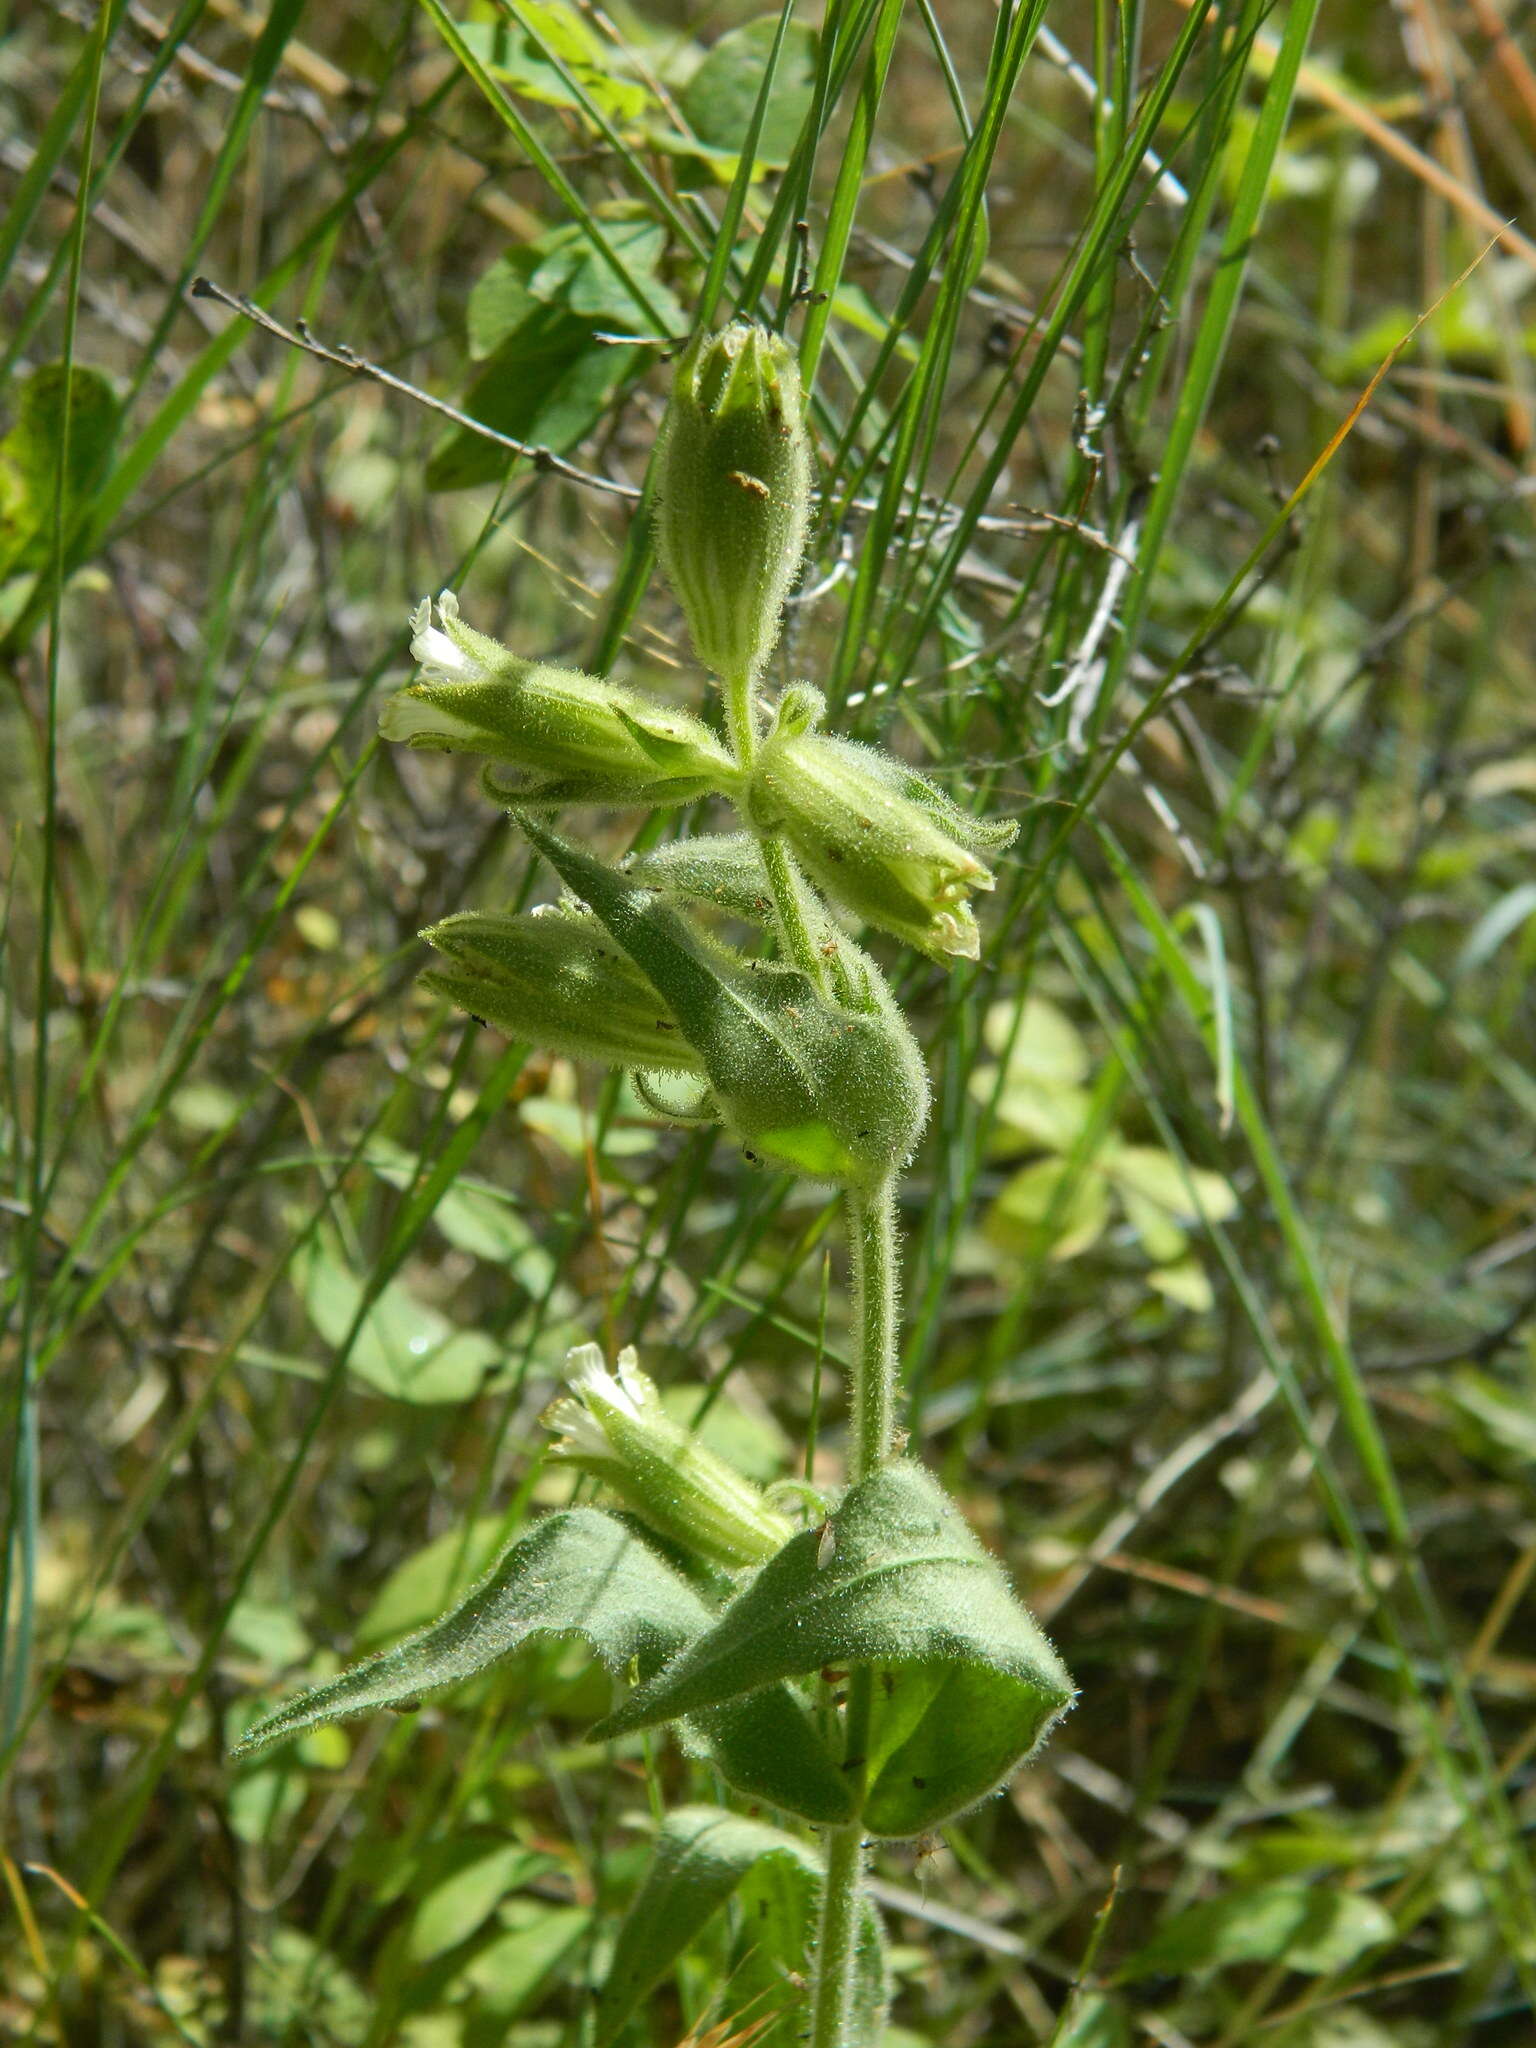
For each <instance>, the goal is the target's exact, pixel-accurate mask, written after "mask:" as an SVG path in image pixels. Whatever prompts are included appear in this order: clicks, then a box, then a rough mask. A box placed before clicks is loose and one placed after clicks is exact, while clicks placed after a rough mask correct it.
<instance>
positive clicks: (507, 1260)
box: [363, 1138, 571, 1314]
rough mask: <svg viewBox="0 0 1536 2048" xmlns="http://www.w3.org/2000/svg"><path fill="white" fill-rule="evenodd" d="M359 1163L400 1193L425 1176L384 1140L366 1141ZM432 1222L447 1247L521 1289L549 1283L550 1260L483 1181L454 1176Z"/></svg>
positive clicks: (507, 1202) (537, 1290)
mask: <svg viewBox="0 0 1536 2048" xmlns="http://www.w3.org/2000/svg"><path fill="white" fill-rule="evenodd" d="M363 1163H364V1165H365V1166H367V1167H369V1168H370V1169H371V1170H372V1171H373V1172H374V1173H376V1174H377V1175H378V1176H379V1178H380V1180H382V1181H384V1182H386V1183H387V1184H388V1185H389V1186H390V1187H392V1188H398V1189H400V1190H401V1191H402V1192H403V1191H404V1190H405V1189H407V1188H410V1187H413V1186H415V1185H416V1184H417V1183H418V1182H424V1181H425V1178H426V1169H424V1168H423V1167H422V1165H421V1162H420V1161H419V1159H418V1158H417V1156H416V1155H415V1154H414V1153H412V1152H407V1151H406V1150H405V1149H404V1147H403V1146H400V1145H396V1144H393V1143H391V1142H390V1140H389V1139H387V1138H375V1139H373V1140H372V1141H371V1143H370V1144H369V1147H368V1150H367V1152H366V1153H365V1154H364V1156H363ZM432 1221H433V1222H434V1223H435V1224H436V1226H437V1228H438V1229H439V1230H440V1231H441V1232H442V1233H443V1236H444V1237H446V1238H447V1240H448V1242H449V1243H450V1244H451V1245H456V1246H457V1247H458V1249H459V1250H460V1251H461V1252H468V1253H469V1254H470V1255H471V1257H472V1258H477V1259H485V1260H486V1261H487V1262H488V1263H489V1264H491V1265H493V1266H500V1267H502V1268H503V1269H504V1270H506V1271H508V1272H510V1273H511V1274H512V1276H513V1278H514V1279H515V1280H516V1281H517V1284H518V1285H519V1286H520V1287H522V1288H523V1289H525V1290H526V1292H527V1293H529V1294H532V1295H535V1296H539V1297H542V1296H543V1295H544V1294H545V1293H546V1292H548V1290H549V1289H550V1286H551V1284H552V1283H553V1282H554V1277H555V1267H554V1261H553V1259H551V1257H550V1255H549V1253H548V1252H547V1251H546V1250H545V1248H544V1246H543V1245H542V1244H540V1242H539V1240H538V1239H537V1237H535V1235H534V1233H533V1231H532V1230H531V1229H530V1228H529V1226H528V1224H527V1223H526V1222H525V1221H524V1220H523V1216H522V1212H521V1211H520V1210H519V1208H518V1207H517V1204H516V1202H515V1200H514V1198H513V1197H512V1196H511V1195H509V1194H508V1193H506V1191H505V1190H504V1189H502V1188H496V1187H492V1186H491V1185H490V1184H489V1183H488V1182H485V1181H472V1180H456V1181H454V1182H453V1184H452V1186H450V1187H448V1188H445V1189H444V1191H443V1193H442V1194H441V1195H440V1196H439V1198H438V1202H437V1206H436V1207H435V1208H434V1209H433V1211H432ZM555 1294H556V1296H557V1297H558V1298H560V1299H562V1300H563V1301H564V1302H565V1303H566V1304H567V1306H569V1304H570V1299H571V1298H570V1296H569V1294H568V1293H567V1291H566V1290H565V1289H564V1288H560V1287H557V1288H556V1289H555ZM561 1313H562V1314H563V1313H565V1309H563V1308H562V1310H561Z"/></svg>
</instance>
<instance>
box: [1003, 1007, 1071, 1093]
mask: <svg viewBox="0 0 1536 2048" xmlns="http://www.w3.org/2000/svg"><path fill="white" fill-rule="evenodd" d="M1021 1010H1022V1012H1023V1014H1022V1016H1021V1015H1020V1011H1021ZM982 1035H983V1037H984V1038H985V1039H986V1042H987V1045H988V1046H989V1047H990V1049H991V1050H992V1051H993V1052H995V1053H996V1054H997V1055H998V1057H999V1058H1000V1059H1001V1060H1002V1061H1003V1062H1004V1066H1005V1069H1006V1072H1007V1076H1008V1081H1009V1083H1010V1084H1011V1083H1013V1082H1016V1081H1037V1082H1061V1083H1064V1084H1071V1083H1075V1082H1080V1081H1083V1080H1085V1079H1086V1078H1087V1075H1088V1066H1089V1061H1088V1047H1087V1044H1086V1043H1085V1041H1084V1039H1083V1035H1082V1033H1081V1032H1080V1031H1079V1030H1078V1028H1077V1026H1076V1025H1075V1024H1074V1023H1073V1022H1072V1021H1071V1019H1070V1018H1069V1017H1068V1016H1067V1015H1066V1013H1065V1011H1063V1010H1059V1009H1058V1008H1057V1007H1056V1005H1055V1004H1054V1003H1052V1002H1048V1001H1047V1000H1046V998H1045V997H1044V996H1026V997H1025V998H1024V1001H1023V1003H1022V1004H1020V1003H994V1004H993V1005H992V1007H991V1008H990V1009H989V1010H988V1011H987V1015H986V1020H985V1022H984V1023H983V1025H982ZM989 1092H990V1091H989Z"/></svg>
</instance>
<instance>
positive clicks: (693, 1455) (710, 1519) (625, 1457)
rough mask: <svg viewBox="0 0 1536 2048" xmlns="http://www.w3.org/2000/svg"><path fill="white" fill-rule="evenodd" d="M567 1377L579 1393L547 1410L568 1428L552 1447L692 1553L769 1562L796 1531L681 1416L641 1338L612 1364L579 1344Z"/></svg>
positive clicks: (551, 1420) (726, 1562)
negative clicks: (673, 1410) (650, 1369)
mask: <svg viewBox="0 0 1536 2048" xmlns="http://www.w3.org/2000/svg"><path fill="white" fill-rule="evenodd" d="M565 1376H566V1379H567V1380H568V1381H569V1382H570V1387H571V1392H570V1393H569V1394H566V1395H562V1396H561V1397H560V1398H559V1399H558V1400H556V1401H555V1402H553V1403H552V1404H551V1406H550V1407H549V1408H548V1409H547V1410H546V1411H545V1415H544V1422H545V1425H546V1427H548V1428H551V1429H557V1430H559V1431H560V1432H561V1436H560V1439H559V1441H558V1442H557V1443H556V1444H555V1446H554V1448H553V1451H552V1453H551V1455H552V1456H554V1457H556V1458H559V1459H561V1460H562V1461H563V1462H565V1463H567V1464H572V1465H576V1466H579V1467H580V1469H581V1470H582V1471H584V1472H588V1473H590V1474H591V1475H592V1476H593V1478H595V1479H599V1480H601V1482H602V1483H603V1485H604V1486H605V1487H606V1488H607V1489H608V1491H609V1492H610V1493H611V1494H614V1495H616V1496H617V1498H618V1499H619V1500H620V1501H622V1503H623V1504H624V1506H625V1507H627V1508H629V1509H631V1510H632V1511H633V1512H634V1513H635V1514H637V1515H638V1516H639V1517H640V1519H641V1520H642V1521H643V1522H645V1523H646V1524H648V1526H649V1527H650V1528H652V1529H654V1530H655V1531H656V1533H657V1534H658V1535H659V1536H663V1537H665V1538H666V1539H667V1541H668V1542H670V1543H673V1544H675V1545H676V1546H677V1548H678V1549H679V1550H681V1551H682V1552H683V1553H684V1555H685V1556H689V1557H701V1558H705V1559H707V1560H708V1561H709V1562H710V1563H711V1564H717V1565H723V1566H725V1567H726V1568H727V1570H731V1569H736V1568H739V1567H741V1566H743V1565H753V1564H762V1563H764V1562H765V1561H766V1560H767V1559H768V1558H770V1557H772V1556H774V1554H775V1553H776V1552H777V1551H779V1550H782V1549H783V1547H784V1545H785V1544H786V1543H787V1542H788V1541H789V1539H790V1537H791V1536H792V1535H793V1534H794V1533H795V1532H794V1524H793V1523H792V1522H790V1521H789V1519H788V1518H787V1517H786V1516H784V1515H781V1514H780V1513H779V1512H778V1510H777V1509H776V1508H771V1507H769V1505H768V1503H767V1502H766V1501H765V1500H764V1499H763V1496H762V1493H761V1492H760V1490H759V1489H758V1488H757V1487H755V1486H754V1485H753V1484H752V1482H751V1481H750V1480H749V1479H744V1478H743V1477H742V1476H741V1474H740V1473H739V1472H737V1471H735V1470H734V1469H733V1468H732V1467H731V1466H730V1465H727V1464H726V1462H725V1460H724V1459H723V1458H720V1457H717V1456H716V1455H715V1453H714V1452H713V1451H711V1450H708V1449H706V1448H705V1446H704V1445H703V1444H701V1443H700V1442H699V1440H698V1439H697V1437H695V1436H694V1435H693V1434H692V1433H691V1432H690V1431H688V1430H686V1429H683V1428H682V1427H681V1426H680V1425H679V1424H678V1423H676V1422H674V1421H673V1420H672V1418H671V1416H670V1415H668V1414H667V1412H666V1410H665V1408H663V1406H662V1404H661V1396H660V1395H659V1394H658V1393H657V1391H656V1386H655V1383H654V1381H652V1380H651V1379H650V1378H649V1376H648V1375H647V1374H645V1373H643V1372H642V1371H641V1370H640V1362H639V1359H638V1358H637V1357H636V1355H635V1352H634V1350H633V1348H632V1347H629V1348H626V1349H625V1350H623V1351H621V1352H620V1353H619V1356H618V1359H617V1361H616V1366H615V1370H614V1371H612V1372H610V1371H609V1370H608V1367H607V1365H606V1363H605V1362H604V1359H603V1354H602V1352H601V1351H600V1350H599V1349H598V1347H597V1346H596V1345H595V1344H578V1345H577V1346H576V1348H575V1349H574V1350H573V1351H571V1352H569V1353H568V1354H567V1357H566V1361H565Z"/></svg>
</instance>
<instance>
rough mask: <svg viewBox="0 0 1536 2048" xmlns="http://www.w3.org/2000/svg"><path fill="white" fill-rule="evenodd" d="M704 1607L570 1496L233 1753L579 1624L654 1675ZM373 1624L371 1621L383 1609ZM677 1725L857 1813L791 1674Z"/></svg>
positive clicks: (370, 1707) (728, 1762)
mask: <svg viewBox="0 0 1536 2048" xmlns="http://www.w3.org/2000/svg"><path fill="white" fill-rule="evenodd" d="M434 1548H435V1549H438V1550H441V1548H442V1546H441V1544H439V1545H436V1546H434ZM445 1561H447V1560H445ZM418 1563H419V1560H418ZM386 1597H387V1596H386ZM712 1620H713V1616H712V1615H711V1613H710V1610H709V1609H708V1607H706V1606H705V1604H704V1602H703V1600H702V1599H701V1598H700V1596H699V1594H698V1593H697V1592H695V1591H694V1589H693V1587H692V1586H691V1585H689V1584H688V1582H687V1581H686V1580H685V1579H683V1578H682V1577H681V1576H680V1575H679V1574H678V1573H677V1572H675V1571H674V1570H673V1569H672V1567H671V1566H670V1565H669V1564H667V1563H666V1562H665V1561H664V1560H663V1559H662V1558H661V1557H660V1556H659V1555H658V1554H657V1553H656V1552H655V1551H654V1550H653V1549H652V1548H651V1547H650V1545H649V1544H648V1543H646V1542H644V1541H643V1540H642V1539H641V1538H640V1537H639V1536H637V1535H636V1534H635V1533H634V1531H633V1530H632V1529H631V1528H630V1527H629V1526H628V1525H627V1524H626V1523H624V1522H621V1521H619V1520H618V1519H617V1518H616V1517H614V1516H613V1515H608V1514H604V1513H603V1512H602V1511H601V1510H599V1509H597V1508H572V1509H570V1510H568V1511H567V1512H565V1513H563V1514H556V1515H550V1516H547V1517H546V1518H545V1519H544V1520H543V1521H541V1522H539V1523H536V1524H535V1526H534V1527H533V1528H531V1529H528V1530H525V1531H524V1532H523V1533H522V1534H521V1535H519V1536H517V1537H516V1538H515V1539H514V1540H513V1541H512V1542H511V1543H510V1544H509V1545H508V1546H507V1548H506V1549H505V1550H504V1551H503V1552H502V1554H501V1556H500V1558H499V1559H498V1560H497V1562H496V1563H495V1565H494V1566H493V1567H492V1568H491V1570H490V1571H489V1572H488V1573H487V1574H486V1576H485V1577H484V1578H482V1579H481V1580H480V1581H479V1583H478V1584H477V1585H475V1586H473V1587H472V1588H471V1589H470V1591H469V1593H468V1594H466V1595H465V1597H464V1598H463V1599H462V1600H461V1601H460V1602H459V1603H458V1605H457V1606H455V1607H454V1608H452V1609H451V1610H450V1612H449V1613H447V1614H445V1615H444V1616H443V1617H442V1618H441V1619H440V1620H438V1621H435V1622H433V1623H432V1624H431V1625H430V1626H429V1627H427V1628H425V1629H422V1630H421V1631H419V1633H417V1634H415V1635H413V1636H411V1637H409V1638H408V1639H407V1640H406V1641H405V1642H403V1643H400V1644H399V1645H397V1646H396V1647H395V1648H393V1649H388V1650H383V1651H380V1652H378V1653H377V1654H376V1655H374V1656H372V1657H369V1658H367V1659H365V1661H364V1662H363V1663H361V1664H355V1665H353V1667H352V1668H351V1670H349V1671H344V1672H342V1673H341V1674H340V1676H339V1677H336V1678H333V1679H329V1680H328V1681H327V1682H326V1683H325V1684H324V1685H319V1686H315V1687H314V1688H313V1689H312V1690H310V1691H309V1692H304V1693H300V1694H299V1695H298V1697H297V1698H295V1699H292V1700H289V1701H288V1702H287V1704H286V1705H285V1706H282V1707H280V1708H279V1709H278V1710H277V1712H276V1713H275V1714H269V1715H268V1716H267V1717H266V1718H265V1719H264V1720H262V1721H259V1722H257V1723H256V1724H255V1725H254V1726H253V1727H252V1728H250V1729H248V1730H247V1731H246V1733H245V1734H244V1736H243V1737H242V1738H241V1740H240V1741H239V1742H238V1743H237V1744H236V1746H235V1748H234V1749H233V1750H232V1752H231V1754H232V1755H233V1756H236V1757H240V1756H248V1755H252V1754H254V1753H255V1752H256V1751H258V1750H262V1749H266V1748H268V1747H269V1746H270V1745H271V1744H272V1743H274V1742H283V1741H286V1740H287V1739H288V1738H289V1737H290V1736H292V1735H297V1734H300V1733H302V1732H303V1731H304V1730H305V1729H308V1728H313V1727H316V1726H318V1725H319V1724H320V1723H321V1722H325V1721H334V1720H338V1719H340V1718H341V1717H342V1716H344V1715H348V1714H364V1713H372V1712H375V1711H377V1710H378V1709H379V1708H383V1707H394V1708H410V1707H414V1706H416V1705H417V1704H418V1703H419V1702H420V1701H421V1699H422V1698H423V1697H424V1696H425V1695H426V1694H428V1693H431V1692H439V1691H441V1690H442V1688H443V1687H444V1686H448V1685H454V1684H457V1683H458V1682H459V1681H460V1680H462V1679H466V1678H472V1677H474V1676H475V1674H476V1673H477V1672H480V1671H484V1670H485V1669H487V1667H488V1666H490V1665H492V1664H495V1663H497V1662H499V1661H500V1659H501V1658H503V1657H506V1656H509V1655H510V1654H511V1653H512V1652H513V1651H514V1650H516V1649H518V1648H520V1647H521V1645H522V1644H524V1643H526V1642H528V1641H529V1640H531V1639H532V1638H534V1637H536V1636H576V1637H579V1638H581V1639H582V1640H583V1641H585V1642H586V1643H587V1644H588V1645H589V1647H590V1648H591V1650H592V1651H593V1653H594V1655H595V1656H596V1657H597V1658H598V1659H599V1660H600V1661H601V1662H602V1663H603V1664H604V1665H606V1666H607V1668H608V1670H609V1671H611V1672H614V1673H620V1672H623V1671H625V1670H627V1669H628V1667H629V1665H630V1663H631V1662H632V1661H633V1662H634V1663H635V1665H636V1667H637V1669H638V1671H639V1674H640V1676H641V1678H642V1679H645V1678H649V1677H652V1676H654V1674H655V1673H656V1672H657V1671H659V1670H660V1668H661V1667H662V1665H663V1664H664V1663H665V1662H666V1661H667V1660H668V1658H670V1657H672V1656H675V1655H676V1654H677V1652H678V1651H679V1650H681V1649H682V1647H683V1646H684V1644H686V1643H688V1642H690V1641H691V1640H692V1639H693V1638H694V1637H696V1636H698V1635H701V1634H703V1633H704V1631H705V1630H706V1629H708V1627H709V1626H710V1623H711V1621H712ZM374 1625H375V1633H377V1632H378V1631H377V1610H376V1611H375V1617H374ZM683 1732H684V1735H685V1738H691V1739H692V1740H693V1742H695V1743H696V1744H699V1745H701V1746H702V1747H704V1748H705V1749H707V1751H708V1753H709V1754H710V1756H711V1757H712V1758H713V1760H714V1762H715V1764H716V1766H717V1768H718V1769H719V1770H720V1772H721V1774H722V1776H724V1777H725V1778H727V1779H728V1780H729V1782H730V1783H731V1784H732V1785H734V1786H736V1787H737V1789H738V1790H740V1791H742V1792H744V1793H746V1794H748V1795H749V1796H751V1797H754V1798H759V1799H765V1800H768V1801H770V1802H771V1803H772V1804H773V1805H775V1806H780V1807H783V1808H784V1809H785V1810H786V1811H788V1812H791V1813H798V1814H800V1815H802V1816H803V1817H804V1818H805V1819H807V1820H815V1821H820V1822H824V1823H832V1822H837V1821H843V1820H847V1819H848V1818H849V1817H850V1815H851V1813H852V1798H851V1795H850V1792H849V1789H848V1785H847V1781H846V1779H845V1778H844V1776H843V1775H842V1773H841V1772H840V1771H839V1769H838V1767H837V1765H836V1764H835V1763H834V1762H833V1760H832V1758H831V1757H830V1756H829V1755H828V1754H827V1751H826V1748H825V1746H824V1744H823V1743H822V1741H821V1738H820V1736H819V1735H818V1734H817V1732H816V1729H815V1726H814V1725H813V1723H812V1721H811V1718H810V1716H809V1714H807V1713H806V1711H805V1709H804V1708H803V1707H802V1705H801V1704H800V1702H799V1700H798V1699H797V1698H796V1697H795V1696H794V1694H793V1693H791V1692H790V1690H789V1689H788V1687H786V1686H776V1687H774V1688H772V1689H771V1690H769V1691H765V1692H762V1693H759V1694H757V1695H755V1696H754V1697H753V1698H751V1699H743V1700H729V1701H725V1702H723V1703H720V1704H718V1705H716V1704H713V1703H708V1704H707V1706H706V1710H705V1711H702V1712H700V1713H699V1714H698V1715H697V1716H696V1717H695V1719H694V1722H693V1724H692V1725H691V1727H689V1728H687V1729H685V1730H684V1731H683Z"/></svg>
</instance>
